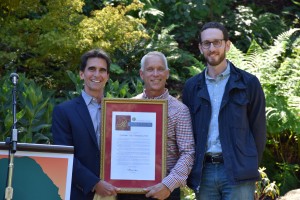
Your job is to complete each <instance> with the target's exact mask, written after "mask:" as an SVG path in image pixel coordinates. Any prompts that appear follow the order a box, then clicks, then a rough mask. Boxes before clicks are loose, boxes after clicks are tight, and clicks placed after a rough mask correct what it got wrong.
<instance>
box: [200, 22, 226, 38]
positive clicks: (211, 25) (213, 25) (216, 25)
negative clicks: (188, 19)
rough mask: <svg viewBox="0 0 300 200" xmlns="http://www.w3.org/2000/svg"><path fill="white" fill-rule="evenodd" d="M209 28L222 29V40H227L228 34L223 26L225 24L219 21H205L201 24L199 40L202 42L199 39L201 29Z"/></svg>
mask: <svg viewBox="0 0 300 200" xmlns="http://www.w3.org/2000/svg"><path fill="white" fill-rule="evenodd" d="M209 28H216V29H219V30H220V31H222V33H223V36H224V38H223V39H224V40H225V41H227V40H229V36H228V31H227V29H226V28H225V26H224V25H223V24H221V23H219V22H207V23H206V24H204V25H203V26H202V28H201V29H200V32H199V42H202V41H201V33H202V32H203V31H205V30H206V29H209Z"/></svg>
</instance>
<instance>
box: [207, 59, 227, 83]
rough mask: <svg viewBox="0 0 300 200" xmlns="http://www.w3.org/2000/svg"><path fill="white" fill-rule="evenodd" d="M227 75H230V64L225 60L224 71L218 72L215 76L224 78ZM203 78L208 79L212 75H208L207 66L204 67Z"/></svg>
mask: <svg viewBox="0 0 300 200" xmlns="http://www.w3.org/2000/svg"><path fill="white" fill-rule="evenodd" d="M229 75H230V64H229V62H227V66H226V69H225V71H223V72H222V73H221V74H219V75H218V76H217V78H225V77H227V76H229ZM205 78H206V79H209V80H211V79H213V78H212V77H210V76H209V75H208V70H207V68H206V69H205Z"/></svg>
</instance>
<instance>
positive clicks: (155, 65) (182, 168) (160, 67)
mask: <svg viewBox="0 0 300 200" xmlns="http://www.w3.org/2000/svg"><path fill="white" fill-rule="evenodd" d="M140 77H141V79H142V80H143V81H144V92H143V93H142V94H139V95H137V96H136V97H134V98H135V99H167V100H168V137H167V176H166V177H165V178H164V179H163V180H162V182H161V183H159V184H156V185H153V186H151V187H148V188H145V192H146V194H118V200H142V199H147V200H148V199H168V200H180V188H179V187H181V186H184V185H185V184H186V179H187V177H188V175H189V173H190V171H191V168H192V165H193V163H194V153H195V150H194V139H193V133H192V124H191V118H190V113H189V110H188V108H187V107H186V106H185V105H184V104H183V103H181V102H180V101H178V100H177V99H176V98H174V97H173V96H171V95H169V92H168V89H167V88H165V85H166V81H167V79H168V78H169V68H168V63H167V59H166V57H165V55H164V54H162V53H160V52H150V53H148V54H146V55H145V56H144V57H143V58H142V60H141V69H140Z"/></svg>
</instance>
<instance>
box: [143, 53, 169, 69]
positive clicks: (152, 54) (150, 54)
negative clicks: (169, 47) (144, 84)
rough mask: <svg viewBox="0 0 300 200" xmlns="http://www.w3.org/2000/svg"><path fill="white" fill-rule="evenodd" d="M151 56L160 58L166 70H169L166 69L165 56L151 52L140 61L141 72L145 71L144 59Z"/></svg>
mask: <svg viewBox="0 0 300 200" xmlns="http://www.w3.org/2000/svg"><path fill="white" fill-rule="evenodd" d="M151 56H158V57H160V58H161V59H162V60H163V62H164V64H165V67H166V69H169V67H168V61H167V58H166V56H165V55H164V54H163V53H161V52H158V51H151V52H149V53H147V54H146V55H144V56H143V58H142V60H141V70H142V71H144V69H145V61H146V59H147V58H148V57H151Z"/></svg>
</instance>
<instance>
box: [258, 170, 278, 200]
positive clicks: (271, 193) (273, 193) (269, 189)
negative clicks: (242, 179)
mask: <svg viewBox="0 0 300 200" xmlns="http://www.w3.org/2000/svg"><path fill="white" fill-rule="evenodd" d="M265 170H266V168H264V167H263V168H259V170H258V171H259V173H260V176H261V181H258V182H256V190H255V199H256V200H264V199H277V198H278V197H279V188H278V186H277V185H276V182H275V181H273V182H271V181H270V179H269V178H268V176H267V174H266V173H265Z"/></svg>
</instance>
